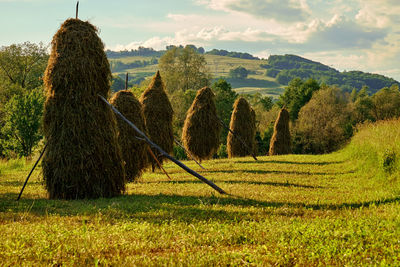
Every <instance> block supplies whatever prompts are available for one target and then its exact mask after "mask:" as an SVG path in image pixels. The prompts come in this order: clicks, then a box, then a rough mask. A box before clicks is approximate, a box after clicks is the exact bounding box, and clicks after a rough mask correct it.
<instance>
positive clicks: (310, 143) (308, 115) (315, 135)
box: [294, 87, 352, 154]
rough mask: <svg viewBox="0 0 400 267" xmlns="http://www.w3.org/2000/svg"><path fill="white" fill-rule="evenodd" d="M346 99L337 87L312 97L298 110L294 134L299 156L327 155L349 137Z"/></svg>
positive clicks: (348, 115) (325, 89) (322, 90)
mask: <svg viewBox="0 0 400 267" xmlns="http://www.w3.org/2000/svg"><path fill="white" fill-rule="evenodd" d="M350 121H351V113H350V110H349V106H348V99H347V98H346V96H345V95H344V94H343V93H342V92H341V91H340V89H339V88H336V87H324V88H323V89H321V90H320V91H317V92H315V93H314V94H313V96H312V98H311V100H310V101H309V102H308V103H307V104H306V105H305V106H304V107H303V108H302V109H301V110H300V113H299V118H298V120H297V124H296V128H295V134H294V150H296V152H300V153H311V154H321V153H329V152H332V151H334V150H336V149H338V148H340V147H341V146H342V145H343V143H344V142H345V141H346V140H347V139H348V138H349V137H350V136H351V132H352V131H351V130H352V128H351V127H350V129H349V126H350V125H351V124H350Z"/></svg>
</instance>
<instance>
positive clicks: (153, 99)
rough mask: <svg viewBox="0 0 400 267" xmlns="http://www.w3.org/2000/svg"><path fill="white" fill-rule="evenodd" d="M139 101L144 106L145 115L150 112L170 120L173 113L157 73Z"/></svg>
mask: <svg viewBox="0 0 400 267" xmlns="http://www.w3.org/2000/svg"><path fill="white" fill-rule="evenodd" d="M139 101H140V102H141V103H142V105H143V106H144V110H145V113H148V112H151V111H152V113H153V112H154V113H156V114H157V115H161V114H162V115H163V117H164V116H165V118H166V119H168V120H172V116H173V113H174V111H173V109H172V106H171V103H170V102H169V99H168V96H167V94H166V92H165V86H164V83H163V81H162V79H161V75H160V72H159V71H157V73H156V75H155V76H154V77H153V79H152V81H151V83H150V84H149V87H147V89H146V90H145V91H144V92H143V94H142V95H141V96H140V100H139ZM146 117H147V116H146ZM160 119H162V118H160Z"/></svg>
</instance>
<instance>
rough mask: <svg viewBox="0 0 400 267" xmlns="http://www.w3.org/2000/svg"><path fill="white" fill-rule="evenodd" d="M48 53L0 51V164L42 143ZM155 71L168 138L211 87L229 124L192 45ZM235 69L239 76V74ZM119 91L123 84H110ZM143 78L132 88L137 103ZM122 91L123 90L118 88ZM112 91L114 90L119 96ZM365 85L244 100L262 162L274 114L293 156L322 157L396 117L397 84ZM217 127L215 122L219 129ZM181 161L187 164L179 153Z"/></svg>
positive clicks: (221, 88)
mask: <svg viewBox="0 0 400 267" xmlns="http://www.w3.org/2000/svg"><path fill="white" fill-rule="evenodd" d="M46 49H47V47H45V46H44V45H43V44H32V43H29V42H26V43H23V44H16V45H11V46H4V47H1V49H0V140H1V141H0V157H8V158H10V157H18V156H19V157H21V156H25V157H26V156H29V155H31V154H32V152H33V151H34V150H35V148H36V147H37V146H38V144H39V143H40V140H41V139H42V132H41V120H42V118H41V117H42V113H43V103H44V97H43V94H44V89H43V81H42V77H43V73H44V70H45V68H46V65H47V60H48V55H47V52H46ZM159 69H160V72H161V75H162V77H163V80H164V82H165V88H166V92H167V94H168V97H169V99H170V102H171V105H172V108H173V110H174V119H173V131H174V134H175V135H176V136H181V134H182V128H183V124H184V120H185V117H186V112H187V110H188V109H189V107H190V105H191V104H192V102H193V100H194V98H195V96H196V92H197V91H198V90H199V89H200V88H202V87H204V86H210V87H211V89H212V90H213V92H214V94H215V104H216V109H217V114H218V117H220V118H221V119H222V120H223V122H224V123H225V124H229V121H230V118H231V114H232V110H233V103H234V102H235V100H236V99H237V98H238V94H237V93H236V92H234V91H233V90H232V87H231V85H230V84H229V83H228V82H227V81H226V80H224V79H219V80H216V81H215V82H213V83H211V81H212V77H211V74H210V71H209V69H208V67H207V63H206V61H205V58H204V54H201V53H199V52H198V50H197V49H194V48H193V47H191V46H186V47H179V46H173V47H170V48H169V49H168V50H167V51H166V52H165V53H164V54H163V56H162V57H161V58H160V59H159ZM242 72H243V70H242V69H240V68H238V70H237V73H236V74H234V73H233V74H232V75H244V74H241V73H242ZM116 81H118V83H120V85H119V86H120V87H122V82H124V81H123V80H122V79H121V78H114V82H113V83H114V84H115V83H116ZM148 83H149V80H148V79H144V78H143V80H142V81H141V83H140V85H137V84H136V85H133V84H132V83H130V86H129V89H130V90H131V91H132V92H133V93H134V94H135V95H136V96H137V97H139V96H140V95H141V94H142V92H143V91H144V90H145V88H147V86H148ZM121 89H122V88H121ZM118 90H119V89H116V90H115V91H118ZM369 92H370V89H369V88H368V87H366V86H364V87H362V89H361V90H358V89H353V90H352V91H351V92H348V91H344V90H341V89H339V88H338V87H337V86H328V85H326V84H324V83H321V82H320V81H318V80H316V79H301V78H298V77H297V78H294V79H292V80H291V81H290V82H289V83H288V86H287V87H286V88H285V91H284V93H283V94H282V95H281V96H280V98H279V100H278V101H275V102H274V101H273V100H272V98H270V97H266V96H263V95H261V94H259V93H258V94H253V95H243V96H244V97H245V98H246V99H247V101H248V102H249V103H250V105H251V106H252V108H253V109H254V111H255V114H256V126H257V134H256V143H257V150H258V152H257V153H258V154H259V155H265V154H267V151H268V150H269V147H268V146H269V141H270V138H271V136H272V130H273V123H274V121H275V119H276V116H277V114H278V112H279V110H280V109H281V108H282V107H286V108H287V109H288V111H289V116H290V124H291V136H292V140H291V143H292V151H293V152H294V153H327V152H331V151H334V150H335V149H338V148H339V147H340V146H342V145H343V144H345V143H346V141H347V140H349V138H350V137H351V136H352V134H353V131H354V130H355V129H356V128H357V125H358V124H359V123H363V122H365V121H377V120H384V119H390V118H393V117H399V116H400V91H399V87H398V85H397V84H393V85H391V86H386V87H383V88H382V89H380V90H378V91H377V92H376V93H374V94H372V95H371V94H369ZM216 123H217V122H216ZM227 135H228V131H227V130H226V129H224V130H223V131H222V132H221V134H220V140H221V142H222V145H221V147H220V149H219V150H218V152H217V153H216V157H225V156H226V155H227V151H226V140H227ZM174 153H175V155H176V156H178V157H182V158H183V157H185V155H184V152H183V151H182V150H181V149H179V148H178V147H175V148H174Z"/></svg>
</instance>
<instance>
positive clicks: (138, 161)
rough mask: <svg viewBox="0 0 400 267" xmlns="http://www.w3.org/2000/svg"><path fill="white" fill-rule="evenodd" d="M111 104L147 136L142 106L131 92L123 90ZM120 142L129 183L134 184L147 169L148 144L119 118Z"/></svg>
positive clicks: (112, 99) (113, 98)
mask: <svg viewBox="0 0 400 267" xmlns="http://www.w3.org/2000/svg"><path fill="white" fill-rule="evenodd" d="M110 103H111V104H112V105H113V106H114V107H116V108H117V109H118V110H119V111H120V112H121V113H122V114H123V115H124V116H125V117H126V118H127V119H128V120H130V121H131V122H132V123H133V124H135V125H136V126H137V127H138V128H139V130H141V131H142V132H144V133H145V134H146V135H147V128H146V125H145V120H144V115H143V110H142V105H141V104H140V102H139V100H137V99H136V97H135V96H134V95H133V94H132V92H131V91H129V90H121V91H119V92H117V93H116V94H114V95H113V97H112V98H111V100H110ZM117 123H118V129H119V131H118V141H119V144H120V146H121V150H122V157H123V159H124V161H125V173H126V178H127V180H128V181H130V182H132V181H134V180H135V179H136V178H138V177H140V175H141V174H142V171H143V170H144V169H145V168H146V167H147V163H148V158H147V147H148V145H147V143H146V142H144V141H141V140H139V139H137V138H136V137H139V134H138V133H136V131H135V130H134V129H132V127H130V126H129V125H128V124H127V123H126V122H125V121H123V120H122V119H121V118H119V117H118V118H117Z"/></svg>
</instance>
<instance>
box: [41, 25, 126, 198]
mask: <svg viewBox="0 0 400 267" xmlns="http://www.w3.org/2000/svg"><path fill="white" fill-rule="evenodd" d="M110 78H111V73H110V66H109V63H108V60H107V57H106V55H105V53H104V45H103V43H102V41H101V40H100V38H99V37H98V36H97V29H96V28H95V27H94V26H93V25H91V24H90V23H88V22H84V21H81V20H78V19H68V20H66V21H65V22H64V23H63V24H62V25H61V27H60V29H59V30H58V31H57V33H56V34H55V35H54V37H53V40H52V50H51V54H50V58H49V62H48V65H47V69H46V71H45V75H44V84H45V90H46V102H45V107H44V121H43V130H44V135H45V138H46V141H47V144H48V147H47V152H46V153H45V155H44V157H43V163H42V167H43V177H44V181H45V184H46V189H47V190H48V193H49V197H50V198H51V199H59V198H60V199H82V198H99V197H113V196H117V195H120V194H121V193H122V192H123V191H124V189H125V176H124V168H123V161H122V155H121V151H120V147H119V145H118V140H117V130H116V120H115V116H114V114H113V113H112V111H111V109H110V108H109V107H108V106H107V105H106V104H105V103H103V102H102V101H101V100H100V99H99V97H98V94H100V95H103V96H105V97H107V95H108V94H109V92H110Z"/></svg>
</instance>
